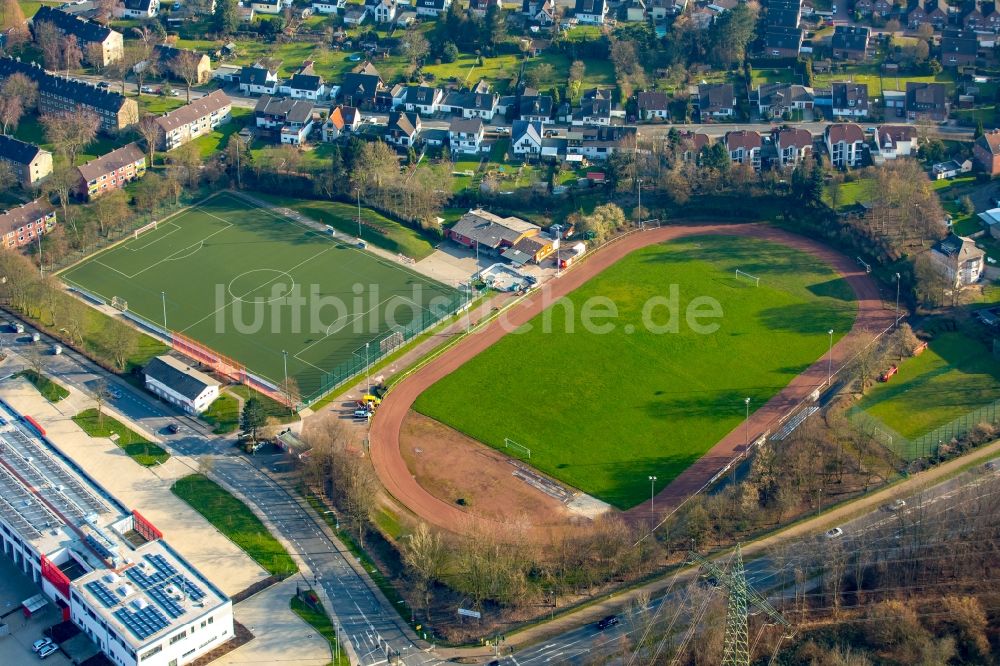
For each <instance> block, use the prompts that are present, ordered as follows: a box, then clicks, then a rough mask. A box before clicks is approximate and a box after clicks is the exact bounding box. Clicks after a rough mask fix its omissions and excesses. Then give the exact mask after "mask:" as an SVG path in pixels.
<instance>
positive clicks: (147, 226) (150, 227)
mask: <svg viewBox="0 0 1000 666" xmlns="http://www.w3.org/2000/svg"><path fill="white" fill-rule="evenodd" d="M155 228H156V220H153V221H152V222H150V223H149V224H144V225H142V226H141V227H139V228H138V229H136V230H135V231H134V232H133V236H132V237H133V238H138V237H139V234H142V233H145V232H147V231H152V230H153V229H155Z"/></svg>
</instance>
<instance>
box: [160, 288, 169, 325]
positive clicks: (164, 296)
mask: <svg viewBox="0 0 1000 666" xmlns="http://www.w3.org/2000/svg"><path fill="white" fill-rule="evenodd" d="M160 300H161V301H163V330H164V332H166V331H169V330H170V329H169V328H167V292H165V291H161V292H160Z"/></svg>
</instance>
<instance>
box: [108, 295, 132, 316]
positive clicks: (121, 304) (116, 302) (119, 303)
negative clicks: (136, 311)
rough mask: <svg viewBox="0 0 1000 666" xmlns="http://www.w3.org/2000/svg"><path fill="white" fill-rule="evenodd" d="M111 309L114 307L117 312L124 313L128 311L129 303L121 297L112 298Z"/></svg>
mask: <svg viewBox="0 0 1000 666" xmlns="http://www.w3.org/2000/svg"><path fill="white" fill-rule="evenodd" d="M111 307H113V308H114V309H115V310H121V311H122V312H126V311H127V310H128V301H126V300H125V299H124V298H121V297H119V296H112V297H111Z"/></svg>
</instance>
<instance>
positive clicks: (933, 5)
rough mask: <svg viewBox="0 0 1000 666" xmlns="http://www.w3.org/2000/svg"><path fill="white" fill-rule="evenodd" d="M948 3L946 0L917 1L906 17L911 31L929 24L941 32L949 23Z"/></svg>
mask: <svg viewBox="0 0 1000 666" xmlns="http://www.w3.org/2000/svg"><path fill="white" fill-rule="evenodd" d="M948 14H949V9H948V3H947V2H946V1H945V0H917V1H916V2H914V3H913V4H912V5H911V7H910V11H909V13H907V15H906V24H907V26H909V28H910V29H911V30H916V29H917V28H919V27H920V26H921V25H924V24H927V25H930V26H931V27H933V28H934V29H935V30H941V29H942V28H944V26H945V24H946V23H947V22H948Z"/></svg>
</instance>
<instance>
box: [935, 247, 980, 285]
mask: <svg viewBox="0 0 1000 666" xmlns="http://www.w3.org/2000/svg"><path fill="white" fill-rule="evenodd" d="M930 257H931V259H932V260H933V262H934V264H935V265H936V267H937V269H938V271H939V272H940V273H941V274H942V275H944V277H945V278H946V279H947V280H948V281H949V282H950V283H951V284H952V285H953V286H954V287H958V288H961V287H967V286H969V285H971V284H975V283H976V282H978V281H979V278H980V277H981V276H982V274H983V260H984V259H985V257H986V253H985V252H983V251H982V250H980V249H979V248H978V247H976V242H975V241H973V240H972V239H971V238H965V237H964V236H956V235H954V234H952V235H950V236H948V237H947V238H945V239H944V240H942V241H939V242H938V243H937V244H935V245H934V247H933V248H932V249H931V253H930Z"/></svg>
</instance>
